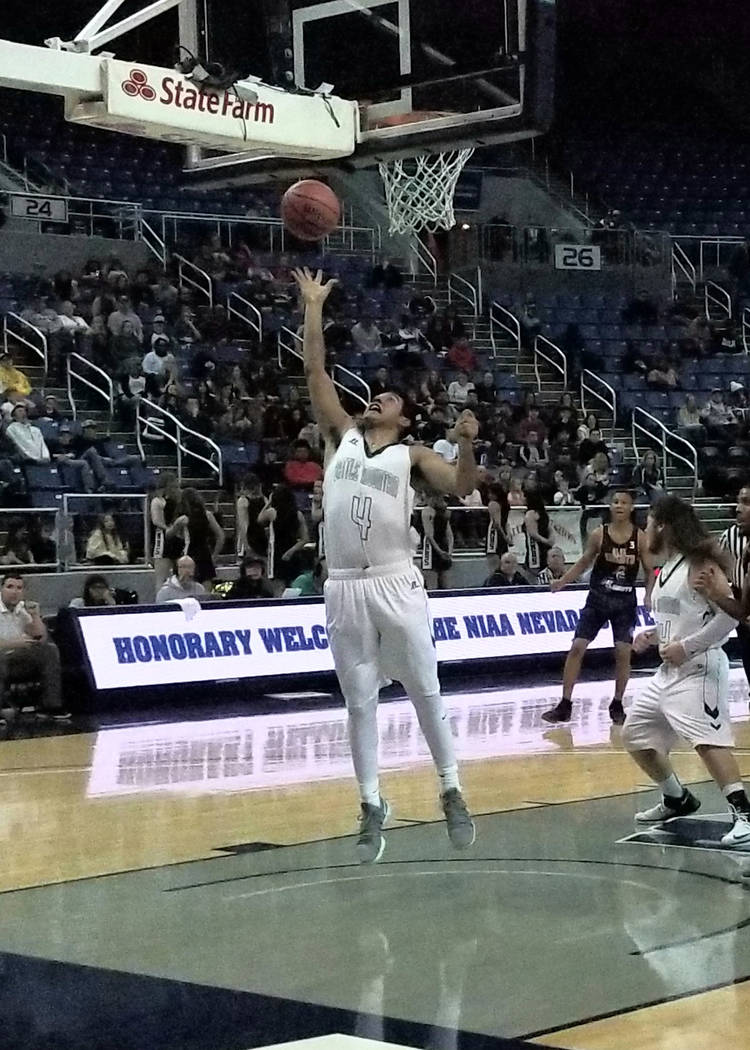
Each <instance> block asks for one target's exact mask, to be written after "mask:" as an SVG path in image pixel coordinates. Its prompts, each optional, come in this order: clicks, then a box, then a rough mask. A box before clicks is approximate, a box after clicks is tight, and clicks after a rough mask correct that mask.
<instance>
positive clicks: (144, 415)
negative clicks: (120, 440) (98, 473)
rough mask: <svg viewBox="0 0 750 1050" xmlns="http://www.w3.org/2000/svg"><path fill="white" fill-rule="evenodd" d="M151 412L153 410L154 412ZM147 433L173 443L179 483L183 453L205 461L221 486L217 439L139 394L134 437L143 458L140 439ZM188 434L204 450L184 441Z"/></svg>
mask: <svg viewBox="0 0 750 1050" xmlns="http://www.w3.org/2000/svg"><path fill="white" fill-rule="evenodd" d="M153 413H156V416H154V415H153ZM149 437H157V438H158V439H160V440H164V441H168V442H170V443H171V444H172V445H174V447H175V450H176V452H177V480H178V481H179V482H180V483H182V463H183V459H184V457H185V456H189V457H190V458H191V459H195V460H197V461H198V462H199V463H204V464H205V465H206V466H207V467H208V468H209V470H210V471H211V473H212V474H215V475H216V481H217V483H218V485H219V487H220V488H221V486H222V485H223V484H224V464H223V461H222V455H221V449H220V448H219V446H218V445H217V444H216V442H215V441H214V440H213V439H212V438H210V437H206V435H205V434H199V433H198V431H197V430H192V429H191V428H190V427H189V426H186V425H185V423H183V422H182V420H180V419H178V418H177V416H175V415H173V414H172V413H171V412H168V411H167V410H166V408H162V407H161V405H157V404H155V403H154V402H153V401H148V400H146V398H142V397H141V398H138V399H137V401H136V406H135V439H136V443H137V445H138V451H139V453H140V455H141V459H143V460H145V458H146V452H145V449H144V447H143V439H144V438H145V439H146V440H148V438H149ZM187 438H190V439H192V443H195V442H196V441H197V442H199V443H200V444H201V445H202V446H204V447H205V449H206V453H207V454H206V455H202V454H201V453H200V452H196V450H195V449H194V448H191V447H190V446H189V445H188V444H187V443H186V439H187Z"/></svg>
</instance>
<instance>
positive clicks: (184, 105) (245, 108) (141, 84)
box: [121, 69, 275, 124]
mask: <svg viewBox="0 0 750 1050" xmlns="http://www.w3.org/2000/svg"><path fill="white" fill-rule="evenodd" d="M121 87H122V90H123V93H124V94H125V95H127V96H128V98H140V99H143V101H144V102H161V104H162V105H164V106H174V107H175V109H185V110H192V111H194V112H196V113H211V114H213V115H215V116H220V117H230V118H232V119H236V120H256V121H260V123H261V124H273V119H274V112H275V111H274V107H273V104H272V103H270V102H261V101H260V100H259V101H257V102H245V101H243V99H241V98H240V97H239V96H238V95H237V93H236V92H234V91H214V90H211V89H204V88H200V87H196V86H195V85H194V84H191V83H189V82H188V81H186V80H185V79H184V77H175V76H174V75H170V76H164V77H162V78H161V82H160V83H159V85H158V88H157V89H156V90H155V89H154V87H153V86H152V85H151V84H150V83H149V80H148V74H147V73H145V72H144V71H143V70H142V69H131V70H130V73H129V75H128V77H127V79H125V80H123V82H122V84H121Z"/></svg>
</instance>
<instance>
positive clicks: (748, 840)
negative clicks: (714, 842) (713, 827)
mask: <svg viewBox="0 0 750 1050" xmlns="http://www.w3.org/2000/svg"><path fill="white" fill-rule="evenodd" d="M721 844H722V846H726V847H727V848H728V849H741V850H750V817H746V816H741V817H737V819H736V820H735V822H734V824H733V825H732V828H731V830H730V831H728V832H727V833H726V835H722V836H721Z"/></svg>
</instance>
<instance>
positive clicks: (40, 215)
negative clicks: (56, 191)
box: [10, 193, 68, 222]
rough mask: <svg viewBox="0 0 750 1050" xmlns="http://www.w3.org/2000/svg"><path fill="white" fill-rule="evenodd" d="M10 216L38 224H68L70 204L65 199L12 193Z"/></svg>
mask: <svg viewBox="0 0 750 1050" xmlns="http://www.w3.org/2000/svg"><path fill="white" fill-rule="evenodd" d="M10 214H11V215H12V216H13V217H14V218H16V219H35V220H36V221H37V222H39V221H42V222H67V221H68V202H67V201H66V200H65V198H64V197H42V196H39V195H38V194H25V193H11V195H10Z"/></svg>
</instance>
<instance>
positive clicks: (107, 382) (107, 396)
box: [66, 353, 115, 427]
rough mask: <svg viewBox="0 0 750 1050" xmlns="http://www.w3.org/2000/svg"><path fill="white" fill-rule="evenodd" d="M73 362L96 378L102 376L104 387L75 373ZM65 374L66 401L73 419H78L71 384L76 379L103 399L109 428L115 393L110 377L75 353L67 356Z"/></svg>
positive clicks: (113, 409) (113, 411) (113, 412)
mask: <svg viewBox="0 0 750 1050" xmlns="http://www.w3.org/2000/svg"><path fill="white" fill-rule="evenodd" d="M75 362H80V365H85V366H86V368H90V369H91V370H92V372H96V373H97V375H98V376H102V378H103V380H104V387H99V386H97V385H96V383H93V382H92V381H91V380H90V379H87V378H86V376H83V375H81V374H80V372H75V371H74V370H73V369H74V367H75ZM79 367H80V366H79ZM66 372H67V385H68V400H69V401H70V405H71V408H72V409H73V419H77V418H78V409H77V406H76V403H75V399H74V397H73V383H72V381H73V380H74V379H77V380H78V381H79V382H81V383H83V385H84V386H87V387H88V388H89V390H93V391H94V393H95V394H98V395H99V396H100V397H103V398H104V400H105V401H106V402H107V408H108V410H109V425H110V427H111V425H112V418H113V416H114V414H115V391H114V385H113V383H112V377H111V376H110V375H109V373H107V372H105V371H104V369H103V368H100V367H99V365H95V364H94V363H93V361H89V360H87V359H86V358H85V357H82V356H81V354H76V353H72V354H69V355H68V359H67V362H66Z"/></svg>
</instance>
